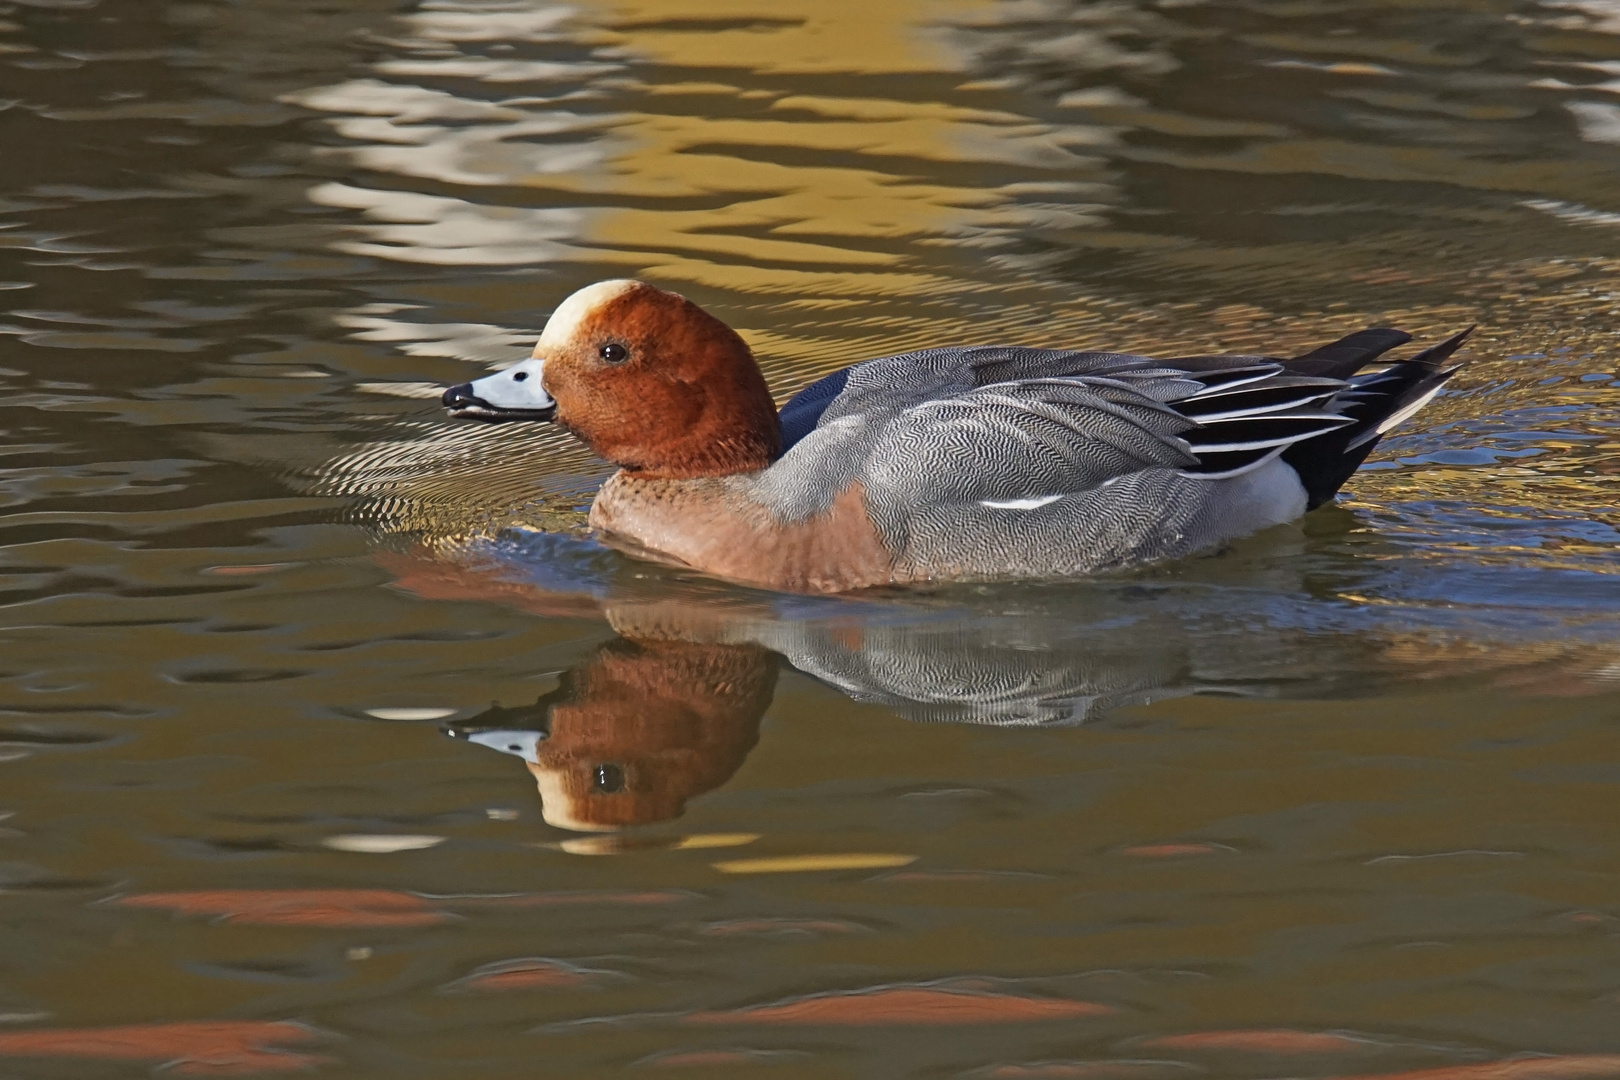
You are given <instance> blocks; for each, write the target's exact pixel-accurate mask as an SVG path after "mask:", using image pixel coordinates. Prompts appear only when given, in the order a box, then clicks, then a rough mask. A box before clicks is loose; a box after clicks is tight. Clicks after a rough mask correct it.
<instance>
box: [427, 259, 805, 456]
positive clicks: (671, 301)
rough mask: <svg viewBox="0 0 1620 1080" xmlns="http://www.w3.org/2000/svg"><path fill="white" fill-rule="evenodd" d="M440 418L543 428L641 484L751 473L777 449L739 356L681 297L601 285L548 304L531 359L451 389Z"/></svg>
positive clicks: (772, 410)
mask: <svg viewBox="0 0 1620 1080" xmlns="http://www.w3.org/2000/svg"><path fill="white" fill-rule="evenodd" d="M443 400H444V405H445V406H446V408H448V409H450V411H451V413H452V415H456V416H464V417H471V418H474V419H484V420H525V419H555V420H556V421H557V422H558V423H559V424H561V425H563V426H564V427H566V428H568V429H569V430H570V431H572V432H573V433H574V434H575V435H577V436H578V437H579V438H580V439H581V440H583V441H584V442H585V443H586V444H587V445H589V446H590V448H591V449H592V450H594V451H596V453H598V454H599V455H601V456H602V457H604V458H606V459H607V460H609V461H611V462H613V463H614V464H615V465H619V466H622V467H623V468H626V469H629V470H632V471H633V472H635V473H636V474H637V475H639V476H643V477H660V476H662V477H697V476H718V475H724V474H728V473H740V472H752V471H754V470H756V469H763V468H764V467H765V466H767V465H769V464H770V463H771V462H772V461H773V460H775V458H776V456H777V454H779V453H780V452H781V449H782V433H781V427H780V425H779V424H778V422H777V418H776V406H775V404H774V403H773V402H772V401H771V394H770V390H769V389H768V388H767V387H766V385H765V377H764V376H763V375H762V374H760V370H759V365H758V364H757V363H755V362H754V355H753V353H752V352H750V351H749V348H748V345H747V344H746V343H745V342H744V341H743V340H742V338H740V337H738V336H737V333H736V331H734V330H732V329H731V328H730V327H729V326H727V325H726V324H725V323H723V322H721V321H720V320H719V319H716V318H715V317H714V316H713V315H710V314H709V313H708V312H706V311H704V310H703V309H702V308H700V307H698V306H697V305H696V304H694V303H692V302H691V301H690V300H688V299H686V298H685V297H683V296H678V295H676V294H675V293H671V292H665V291H664V290H662V289H658V288H654V287H653V286H651V285H648V284H646V283H645V282H641V281H603V282H598V283H597V284H595V285H590V286H587V287H586V288H583V289H580V290H579V291H578V292H576V293H574V294H573V295H571V296H570V297H568V299H566V300H564V301H563V302H562V304H560V305H559V306H558V308H557V310H556V311H555V312H554V313H553V314H552V316H551V319H550V320H549V321H548V322H547V323H546V328H545V331H544V332H543V333H542V334H541V335H540V341H539V343H538V344H536V345H535V348H534V356H533V358H531V359H529V360H526V361H524V362H523V363H521V364H518V365H516V366H514V367H510V368H507V369H506V370H504V371H501V372H497V373H496V374H494V375H489V376H486V377H485V378H482V379H478V380H475V381H473V382H470V383H465V384H463V385H461V386H454V387H451V388H450V389H449V390H448V391H446V393H445V395H444V399H443Z"/></svg>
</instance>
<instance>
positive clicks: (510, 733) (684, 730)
mask: <svg viewBox="0 0 1620 1080" xmlns="http://www.w3.org/2000/svg"><path fill="white" fill-rule="evenodd" d="M775 686H776V658H775V657H774V656H773V655H772V654H771V653H769V652H767V651H766V650H764V649H762V648H759V647H758V646H754V645H710V644H693V643H690V642H681V641H632V640H629V639H625V638H619V639H617V640H614V641H610V642H608V643H607V644H605V645H603V646H601V647H600V648H598V649H597V650H596V651H595V652H594V653H593V654H592V655H591V656H590V658H589V659H588V660H586V661H585V663H583V664H581V665H579V666H578V667H575V668H574V669H572V670H571V671H569V672H568V673H567V674H566V675H564V676H563V680H562V685H561V686H559V687H558V688H557V689H556V690H555V691H553V692H552V693H550V694H547V695H545V696H544V697H542V698H541V699H540V700H539V701H538V702H536V703H535V705H534V706H533V707H532V708H528V709H521V710H519V709H492V710H490V711H489V712H488V713H485V714H484V715H483V716H480V717H477V718H475V719H474V721H472V723H471V724H470V725H467V726H463V727H461V728H460V729H459V730H458V732H457V733H459V734H465V735H466V736H467V737H468V738H469V739H472V740H474V741H477V742H481V743H483V744H485V745H487V746H490V747H492V748H493V749H497V750H502V751H505V752H507V753H513V754H517V755H518V756H521V757H523V758H524V759H525V761H527V763H528V766H529V771H530V772H531V773H533V774H534V778H535V782H536V784H537V785H538V787H539V789H540V801H541V808H542V813H543V814H544V815H545V819H546V821H547V822H548V823H549V824H551V825H555V826H557V827H558V828H563V829H574V830H578V831H600V830H607V829H617V828H620V827H623V826H626V825H642V824H647V823H650V822H655V821H666V820H668V819H670V818H674V817H677V816H679V815H680V813H681V811H682V810H683V809H684V807H685V805H686V800H687V799H689V798H691V797H692V796H694V795H698V794H701V793H702V792H705V791H709V790H710V789H712V788H715V787H718V786H719V785H720V784H723V783H724V782H725V781H726V780H728V779H730V777H731V774H732V773H734V772H736V771H737V769H738V767H739V766H741V765H742V763H743V759H744V758H745V757H747V756H748V751H749V750H751V749H753V746H754V743H755V742H756V741H757V740H758V738H759V719H760V717H761V716H762V715H764V712H765V709H766V707H767V706H768V705H769V704H770V701H771V694H772V692H773V691H774V689H775ZM519 725H526V726H519Z"/></svg>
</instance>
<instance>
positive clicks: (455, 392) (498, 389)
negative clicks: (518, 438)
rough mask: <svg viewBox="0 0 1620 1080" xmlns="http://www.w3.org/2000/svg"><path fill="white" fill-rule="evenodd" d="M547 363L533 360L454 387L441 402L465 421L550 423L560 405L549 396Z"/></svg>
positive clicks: (536, 359) (537, 358)
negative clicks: (546, 421)
mask: <svg viewBox="0 0 1620 1080" xmlns="http://www.w3.org/2000/svg"><path fill="white" fill-rule="evenodd" d="M545 363H546V362H545V361H544V360H543V359H541V358H540V357H532V358H530V359H528V360H525V361H523V363H521V364H517V365H515V366H513V367H510V368H507V369H506V370H505V371H498V372H496V373H495V374H493V375H486V376H484V377H483V378H482V379H474V380H473V381H472V382H465V383H462V384H461V385H460V386H452V387H451V388H450V389H448V390H446V391H445V392H444V396H443V397H442V398H440V399H439V401H440V403H441V404H442V405H443V406H444V407H445V408H446V409H447V410H449V413H450V415H451V416H454V417H458V418H461V419H466V420H484V421H487V422H489V423H501V422H503V421H507V420H550V419H552V418H553V417H555V416H556V415H557V403H556V402H555V401H553V400H552V398H551V395H550V394H548V393H546V389H545V385H544V378H545Z"/></svg>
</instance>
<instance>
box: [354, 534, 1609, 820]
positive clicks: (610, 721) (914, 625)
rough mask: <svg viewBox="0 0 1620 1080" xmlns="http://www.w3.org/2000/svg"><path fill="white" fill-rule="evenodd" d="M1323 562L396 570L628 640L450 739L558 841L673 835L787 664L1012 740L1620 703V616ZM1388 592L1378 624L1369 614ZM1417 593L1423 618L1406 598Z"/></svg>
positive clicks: (529, 561) (510, 562)
mask: <svg viewBox="0 0 1620 1080" xmlns="http://www.w3.org/2000/svg"><path fill="white" fill-rule="evenodd" d="M1319 554H1320V551H1319V549H1316V550H1313V548H1312V545H1311V544H1309V543H1303V542H1302V538H1301V537H1300V536H1298V535H1289V534H1286V533H1281V534H1275V535H1272V536H1269V537H1262V538H1260V539H1257V540H1255V541H1253V542H1252V544H1251V549H1250V550H1248V552H1247V554H1246V553H1245V550H1244V549H1241V548H1240V549H1238V550H1234V551H1232V552H1229V553H1228V554H1227V555H1225V556H1223V557H1222V559H1219V560H1206V561H1204V562H1201V563H1196V564H1189V565H1188V566H1183V567H1182V568H1181V569H1179V570H1177V571H1176V574H1175V575H1174V576H1173V577H1164V576H1161V577H1158V578H1151V577H1149V578H1140V577H1139V578H1136V579H1133V580H1113V581H1098V582H1091V583H1085V584H1080V585H1071V586H1050V587H1039V588H1028V587H1021V588H1016V589H988V590H956V591H953V592H950V593H945V594H935V595H931V596H930V595H921V594H916V593H907V594H901V595H890V596H866V597H862V598H853V599H852V598H840V597H830V598H805V597H793V596H782V595H775V594H765V593H758V592H751V591H747V590H741V589H735V588H732V587H729V586H726V585H723V584H720V583H717V582H713V581H708V580H705V579H701V578H695V577H694V576H692V575H685V574H681V573H680V572H678V571H671V570H667V569H664V568H651V569H649V568H648V567H647V566H646V565H644V564H636V563H630V562H629V561H628V560H623V559H620V558H619V557H618V556H616V555H613V554H612V553H609V552H605V551H603V550H602V549H601V548H600V547H598V546H596V545H594V544H592V543H590V542H588V541H582V540H578V539H573V538H568V537H560V536H556V535H553V534H525V535H517V536H512V535H504V534H503V537H502V538H499V539H497V540H494V541H479V542H478V543H477V544H475V545H470V546H466V547H462V548H457V549H454V550H450V551H445V550H440V551H437V552H433V553H429V552H426V551H419V552H416V553H413V554H410V555H402V554H396V555H389V556H384V557H383V561H384V562H385V563H387V564H388V566H389V567H390V569H392V570H393V571H394V572H395V574H396V575H397V578H398V582H399V584H400V585H401V586H402V587H405V588H407V589H409V590H411V591H413V592H415V593H417V594H419V595H423V596H429V597H441V598H445V599H455V600H469V599H481V600H493V601H498V602H500V603H502V604H503V605H506V606H509V607H515V608H519V609H523V610H526V611H530V612H533V613H535V614H540V615H544V616H548V617H552V618H556V617H564V618H571V619H579V618H585V619H592V620H604V621H606V622H607V624H608V625H609V626H610V627H611V628H612V629H613V630H614V631H615V633H616V635H617V636H616V637H615V638H614V639H612V640H609V641H608V642H606V643H605V644H602V645H600V646H598V647H596V649H595V650H594V651H593V652H591V654H590V655H589V656H587V657H586V658H585V659H584V660H583V661H582V662H580V663H579V664H577V665H575V666H574V667H573V668H572V669H571V670H569V671H568V672H567V673H566V674H564V675H563V676H562V681H561V684H560V685H559V686H558V688H557V689H556V690H554V691H552V692H551V693H548V694H546V695H544V696H542V697H541V698H540V699H539V700H538V701H537V702H535V703H534V704H532V705H526V706H521V707H506V708H503V707H495V708H491V709H489V710H487V711H486V712H484V713H482V714H480V715H478V716H476V717H474V718H472V719H471V720H468V721H466V722H463V723H459V724H456V725H453V726H452V727H451V729H450V732H451V734H453V735H456V736H458V737H461V738H465V739H467V740H469V741H471V742H476V743H479V744H481V745H483V746H486V747H489V748H491V749H495V750H499V751H501V752H503V753H508V754H512V755H515V756H518V757H521V758H523V759H524V761H525V762H526V763H527V765H528V768H529V770H530V772H532V773H533V775H534V778H535V781H536V783H537V785H538V787H539V791H540V798H541V803H542V807H543V812H544V816H545V819H546V821H547V822H549V823H550V824H552V825H554V826H557V827H560V828H564V829H571V830H577V831H596V832H600V831H607V830H614V829H620V828H623V827H626V826H631V825H643V824H650V823H654V822H659V821H666V820H669V819H672V818H674V817H677V816H679V815H680V813H681V812H682V810H683V808H684V806H685V803H686V801H687V800H688V799H690V798H692V797H694V796H696V795H699V794H701V793H703V792H706V791H710V790H712V789H714V788H716V787H718V786H720V785H721V784H723V783H725V782H726V781H727V780H728V779H729V778H730V777H731V776H732V775H733V774H734V773H735V772H736V771H737V770H738V769H739V768H740V767H741V765H742V763H743V760H744V758H745V757H746V756H747V754H748V752H749V751H750V750H751V749H752V748H753V746H754V744H755V742H756V741H757V739H758V736H759V724H760V720H761V717H762V716H763V714H764V712H765V710H766V709H767V707H768V706H769V705H770V702H771V697H772V694H773V692H774V689H775V686H776V681H777V673H778V670H779V668H780V666H781V662H782V661H783V660H785V661H786V662H787V663H788V664H789V665H791V666H792V667H793V668H795V669H797V670H798V671H800V672H803V673H805V674H807V675H809V676H811V677H813V678H815V679H816V680H817V681H819V682H821V683H823V684H825V685H828V686H831V687H834V688H836V689H837V690H839V691H841V692H842V693H843V694H845V695H847V696H848V697H850V698H852V699H855V700H857V701H862V702H871V703H876V704H881V705H883V706H885V707H887V708H888V709H890V710H891V711H893V712H895V713H898V714H900V715H901V716H904V717H906V718H908V719H911V720H921V721H949V722H958V723H961V722H967V723H979V724H996V725H1002V726H1030V725H1041V726H1050V725H1054V724H1076V723H1081V722H1083V721H1087V720H1093V719H1097V718H1099V717H1101V716H1103V715H1105V714H1107V713H1108V712H1110V711H1111V710H1113V709H1116V708H1118V707H1120V706H1124V705H1132V704H1142V703H1146V702H1151V701H1156V700H1161V699H1165V698H1171V697H1181V696H1186V695H1192V694H1225V695H1239V696H1246V697H1254V698H1263V697H1294V698H1310V699H1327V698H1342V697H1365V696H1373V695H1377V694H1380V693H1389V692H1394V691H1395V688H1396V687H1397V686H1400V685H1405V686H1406V689H1405V690H1402V691H1400V692H1401V693H1405V694H1411V693H1413V692H1418V691H1416V690H1415V689H1414V688H1415V686H1416V685H1417V684H1422V683H1430V684H1432V683H1434V682H1437V681H1447V682H1455V683H1457V684H1459V685H1461V686H1464V687H1467V686H1479V685H1483V686H1488V687H1491V688H1493V689H1496V690H1501V691H1506V692H1513V693H1521V694H1536V695H1544V696H1546V695H1567V694H1590V693H1596V692H1602V691H1605V690H1614V689H1616V688H1617V687H1620V648H1617V647H1616V645H1615V644H1614V643H1615V641H1616V640H1620V634H1617V633H1616V627H1615V626H1614V622H1615V620H1614V619H1613V617H1612V615H1605V614H1602V613H1600V612H1598V611H1596V610H1592V609H1589V610H1587V611H1585V612H1583V613H1580V614H1579V616H1578V617H1575V616H1574V615H1571V617H1569V618H1568V619H1565V618H1564V617H1563V616H1562V615H1555V616H1545V617H1543V616H1532V615H1531V614H1530V613H1529V611H1530V609H1515V610H1509V611H1505V612H1504V611H1503V610H1499V609H1492V608H1475V609H1464V608H1463V607H1462V606H1460V605H1451V604H1448V605H1433V604H1431V603H1429V602H1428V601H1426V600H1424V599H1423V598H1422V597H1421V595H1420V594H1421V582H1419V584H1415V585H1412V586H1410V587H1408V586H1406V585H1402V584H1401V580H1400V578H1399V575H1400V574H1401V573H1412V572H1411V571H1403V570H1399V569H1396V570H1391V569H1389V568H1388V566H1397V567H1398V566H1399V565H1400V564H1379V563H1376V562H1371V561H1368V560H1366V559H1365V557H1362V558H1360V559H1358V560H1355V561H1353V562H1351V563H1349V564H1348V565H1350V566H1352V567H1353V574H1356V575H1361V576H1360V577H1353V576H1352V577H1347V578H1345V579H1344V580H1342V581H1338V580H1330V579H1333V576H1334V575H1335V574H1338V573H1339V570H1338V569H1335V567H1334V566H1333V565H1331V564H1326V563H1324V562H1323V561H1322V560H1321V559H1320V558H1319V557H1318V556H1319ZM1380 566H1383V567H1385V568H1383V569H1380V568H1379V567H1380ZM1420 569H1421V568H1420ZM1368 575H1379V576H1377V578H1376V580H1374V579H1373V578H1372V577H1369V576H1368ZM1421 576H1422V575H1421V574H1418V575H1417V577H1416V578H1414V580H1418V579H1420V578H1421ZM1378 590H1382V595H1383V598H1384V601H1383V602H1382V603H1372V602H1368V601H1365V600H1363V599H1362V598H1363V597H1364V596H1366V595H1369V594H1373V593H1375V592H1377V591H1378ZM1402 590H1407V591H1408V592H1409V593H1410V594H1412V598H1411V599H1407V600H1397V599H1393V597H1394V596H1395V595H1396V594H1397V593H1399V592H1401V591H1402ZM1346 597H1351V598H1353V599H1355V600H1356V601H1357V602H1356V603H1350V602H1347V601H1346V599H1345V598H1346ZM1600 599H1601V598H1600ZM1536 618H1539V619H1540V622H1539V623H1535V624H1533V623H1532V620H1533V619H1536Z"/></svg>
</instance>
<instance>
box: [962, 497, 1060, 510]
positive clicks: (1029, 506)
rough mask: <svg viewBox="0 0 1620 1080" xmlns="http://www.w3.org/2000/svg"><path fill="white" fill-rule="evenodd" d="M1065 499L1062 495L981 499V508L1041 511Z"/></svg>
mask: <svg viewBox="0 0 1620 1080" xmlns="http://www.w3.org/2000/svg"><path fill="white" fill-rule="evenodd" d="M1061 498H1063V496H1062V495H1037V496H1035V497H1034V498H1033V499H980V500H979V505H980V506H988V507H989V508H990V509H992V510H1039V509H1040V508H1041V507H1043V506H1048V505H1050V504H1052V503H1055V502H1057V501H1058V500H1059V499H1061Z"/></svg>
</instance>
